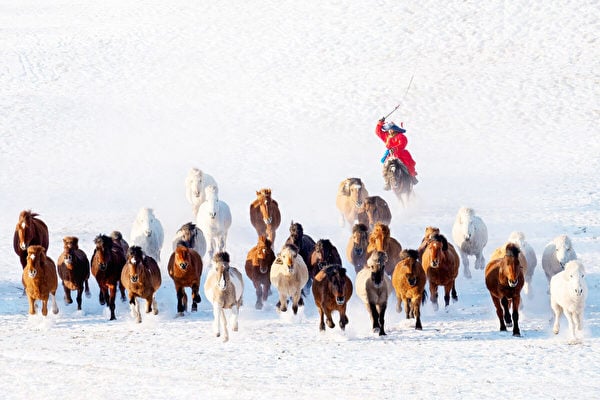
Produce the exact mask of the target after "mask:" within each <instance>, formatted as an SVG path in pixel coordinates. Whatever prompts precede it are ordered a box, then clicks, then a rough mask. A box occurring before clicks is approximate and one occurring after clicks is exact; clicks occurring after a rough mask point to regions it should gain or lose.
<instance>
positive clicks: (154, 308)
mask: <svg viewBox="0 0 600 400" xmlns="http://www.w3.org/2000/svg"><path fill="white" fill-rule="evenodd" d="M151 299H152V313H153V314H154V315H156V314H158V302H157V301H156V293H153V294H152V298H151Z"/></svg>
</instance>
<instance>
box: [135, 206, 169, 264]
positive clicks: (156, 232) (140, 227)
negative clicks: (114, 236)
mask: <svg viewBox="0 0 600 400" xmlns="http://www.w3.org/2000/svg"><path fill="white" fill-rule="evenodd" d="M164 237H165V235H164V231H163V227H162V224H161V223H160V221H159V220H158V218H156V216H155V215H154V210H153V209H151V208H145V207H144V208H141V209H140V211H139V212H138V214H137V216H136V218H135V221H133V225H132V227H131V234H130V235H129V238H130V239H129V242H130V243H131V245H132V246H140V247H141V248H142V250H143V251H144V253H146V254H147V255H149V256H150V257H152V258H154V259H155V260H156V261H157V262H159V261H160V250H161V249H162V245H163V241H164Z"/></svg>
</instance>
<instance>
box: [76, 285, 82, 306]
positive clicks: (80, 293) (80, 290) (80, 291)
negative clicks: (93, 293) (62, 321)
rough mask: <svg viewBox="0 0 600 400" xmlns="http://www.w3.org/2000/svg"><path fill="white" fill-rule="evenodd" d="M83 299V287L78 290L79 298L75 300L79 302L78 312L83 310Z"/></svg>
mask: <svg viewBox="0 0 600 400" xmlns="http://www.w3.org/2000/svg"><path fill="white" fill-rule="evenodd" d="M82 297H83V288H82V287H81V286H79V288H78V289H77V297H76V298H75V299H76V300H77V311H80V310H81V299H82Z"/></svg>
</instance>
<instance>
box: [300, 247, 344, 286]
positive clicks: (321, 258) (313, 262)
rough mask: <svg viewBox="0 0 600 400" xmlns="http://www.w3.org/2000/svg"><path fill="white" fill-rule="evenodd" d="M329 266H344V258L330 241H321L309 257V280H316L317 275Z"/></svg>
mask: <svg viewBox="0 0 600 400" xmlns="http://www.w3.org/2000/svg"><path fill="white" fill-rule="evenodd" d="M327 265H342V257H340V253H339V252H338V250H337V248H336V247H335V246H334V245H333V243H331V241H330V240H329V239H319V240H318V241H317V243H316V244H315V248H314V249H313V251H312V253H311V254H310V257H309V262H308V265H307V267H308V276H309V278H308V279H309V280H312V279H314V277H315V275H316V274H317V273H318V272H319V271H320V270H322V269H323V268H324V267H325V266H327Z"/></svg>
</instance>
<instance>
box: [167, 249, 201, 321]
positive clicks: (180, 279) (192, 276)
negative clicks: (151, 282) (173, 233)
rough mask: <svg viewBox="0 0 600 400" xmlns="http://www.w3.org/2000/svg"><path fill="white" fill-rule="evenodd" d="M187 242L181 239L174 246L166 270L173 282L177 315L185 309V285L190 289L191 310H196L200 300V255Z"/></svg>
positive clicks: (180, 314) (181, 314)
mask: <svg viewBox="0 0 600 400" xmlns="http://www.w3.org/2000/svg"><path fill="white" fill-rule="evenodd" d="M187 243H189V242H184V241H182V242H180V243H179V244H178V245H177V246H176V247H175V250H174V251H173V253H172V254H171V257H169V263H168V264H167V272H168V273H169V276H170V277H171V279H173V283H175V291H176V293H177V315H179V316H183V313H184V311H187V300H188V299H187V294H186V293H185V288H186V287H189V288H191V289H192V312H195V311H198V303H200V301H201V300H202V299H201V298H200V277H201V276H202V268H203V265H202V257H200V254H198V252H197V251H196V250H194V249H193V248H190V247H188V246H187Z"/></svg>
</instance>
